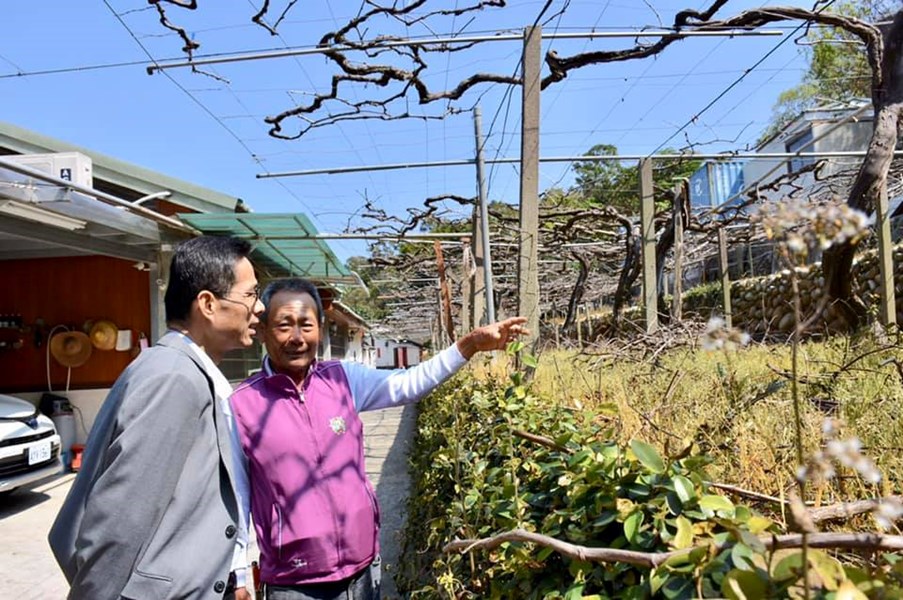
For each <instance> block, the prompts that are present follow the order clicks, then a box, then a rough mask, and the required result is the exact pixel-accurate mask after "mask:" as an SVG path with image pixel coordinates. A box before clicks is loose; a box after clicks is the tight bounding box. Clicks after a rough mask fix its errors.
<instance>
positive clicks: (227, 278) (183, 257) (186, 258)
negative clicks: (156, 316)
mask: <svg viewBox="0 0 903 600" xmlns="http://www.w3.org/2000/svg"><path fill="white" fill-rule="evenodd" d="M250 254H251V244H250V242H248V241H247V240H240V239H236V238H233V237H220V236H210V235H204V236H200V237H196V238H192V239H190V240H188V241H185V242H182V243H181V244H179V245H178V246H176V249H175V252H174V253H173V255H172V262H171V263H170V266H169V284H168V285H167V286H166V296H165V298H164V303H165V306H166V320H167V322H169V321H184V320H186V319H187V318H188V315H189V314H190V312H191V303H192V302H194V300H195V298H197V297H198V294H200V293H201V292H202V291H204V290H208V291H210V292H212V293H213V294H214V295H215V296H217V297H223V296H225V295H226V294H228V293H229V290H231V289H232V286H233V285H235V267H236V265H238V262H239V261H240V260H241V259H242V258H247V257H248V256H249V255H250Z"/></svg>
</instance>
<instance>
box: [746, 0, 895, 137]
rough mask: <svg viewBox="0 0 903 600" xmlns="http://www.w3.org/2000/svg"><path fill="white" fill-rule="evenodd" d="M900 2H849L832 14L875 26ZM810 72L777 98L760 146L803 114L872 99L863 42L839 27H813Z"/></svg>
mask: <svg viewBox="0 0 903 600" xmlns="http://www.w3.org/2000/svg"><path fill="white" fill-rule="evenodd" d="M898 4H899V1H898V0H846V1H844V2H838V3H836V4H835V5H834V6H832V7H831V10H832V11H833V12H836V13H839V14H843V15H847V16H850V17H856V18H858V19H861V20H863V21H867V22H870V23H876V22H880V21H883V20H887V19H889V18H890V17H889V15H892V14H893V12H894V11H895V10H896V8H895V5H898ZM804 43H805V44H806V46H805V48H806V54H807V55H808V57H809V69H808V70H807V71H806V73H805V75H803V80H802V82H800V83H799V85H797V86H795V87H792V88H790V89H789V90H785V91H784V92H782V93H781V95H780V96H778V101H777V103H776V104H775V106H774V109H773V112H772V117H771V123H770V124H769V125H768V128H767V129H766V130H765V132H764V133H763V134H762V137H761V138H759V144H761V143H762V142H764V141H765V140H767V139H768V138H770V137H772V136H773V135H774V134H776V133H777V132H778V131H780V130H781V129H782V128H783V127H784V126H786V125H787V124H788V123H790V122H791V121H793V120H794V119H795V118H796V117H797V116H799V114H800V113H801V112H803V111H804V110H806V109H809V108H813V107H815V106H818V105H823V104H829V103H832V102H849V101H851V100H856V99H869V98H871V97H872V70H871V67H869V63H868V58H867V56H866V53H865V52H864V51H863V44H862V40H861V39H859V38H858V37H856V36H855V35H854V34H852V33H850V32H849V31H847V30H845V29H842V28H839V27H827V26H823V27H819V26H813V27H810V28H809V30H808V33H807V34H806V37H805V42H804Z"/></svg>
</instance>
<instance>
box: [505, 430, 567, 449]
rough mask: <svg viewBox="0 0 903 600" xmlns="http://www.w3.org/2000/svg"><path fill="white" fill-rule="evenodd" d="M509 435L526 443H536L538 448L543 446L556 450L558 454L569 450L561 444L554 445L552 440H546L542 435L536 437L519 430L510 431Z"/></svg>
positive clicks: (533, 434)
mask: <svg viewBox="0 0 903 600" xmlns="http://www.w3.org/2000/svg"><path fill="white" fill-rule="evenodd" d="M511 435H513V436H515V437H519V438H521V439H524V440H527V441H528V442H534V443H537V444H539V445H540V446H545V447H546V448H551V449H552V450H558V451H559V452H570V450H568V449H567V448H566V447H564V446H562V445H561V444H558V443H556V442H555V440H553V439H552V438H547V437H545V436H543V435H536V434H535V433H530V432H528V431H522V430H520V429H514V430H512V431H511Z"/></svg>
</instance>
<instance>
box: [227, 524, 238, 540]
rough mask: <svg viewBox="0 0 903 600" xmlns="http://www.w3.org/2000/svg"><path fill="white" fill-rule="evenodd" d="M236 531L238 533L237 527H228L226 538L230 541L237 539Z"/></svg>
mask: <svg viewBox="0 0 903 600" xmlns="http://www.w3.org/2000/svg"><path fill="white" fill-rule="evenodd" d="M235 531H236V529H235V525H229V526H228V527H226V537H227V538H229V539H232V538H234V537H235Z"/></svg>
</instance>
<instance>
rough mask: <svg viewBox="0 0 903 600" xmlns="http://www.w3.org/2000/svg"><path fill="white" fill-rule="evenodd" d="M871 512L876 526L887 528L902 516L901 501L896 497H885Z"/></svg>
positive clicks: (902, 504) (902, 505)
mask: <svg viewBox="0 0 903 600" xmlns="http://www.w3.org/2000/svg"><path fill="white" fill-rule="evenodd" d="M872 514H873V515H874V516H875V521H877V522H878V527H880V528H881V529H884V530H888V529H890V528H891V527H893V526H894V523H895V522H896V521H897V520H899V519H900V518H901V517H903V503H901V502H900V501H899V500H898V499H896V498H887V499H885V500H882V501H881V502H880V503H879V504H878V506H877V507H876V508H875V510H874V512H873V513H872Z"/></svg>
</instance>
